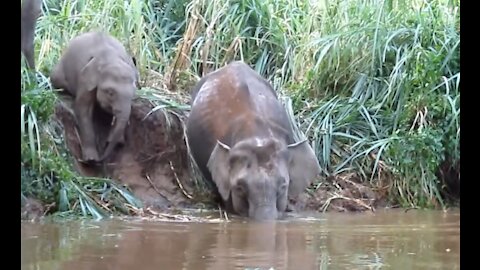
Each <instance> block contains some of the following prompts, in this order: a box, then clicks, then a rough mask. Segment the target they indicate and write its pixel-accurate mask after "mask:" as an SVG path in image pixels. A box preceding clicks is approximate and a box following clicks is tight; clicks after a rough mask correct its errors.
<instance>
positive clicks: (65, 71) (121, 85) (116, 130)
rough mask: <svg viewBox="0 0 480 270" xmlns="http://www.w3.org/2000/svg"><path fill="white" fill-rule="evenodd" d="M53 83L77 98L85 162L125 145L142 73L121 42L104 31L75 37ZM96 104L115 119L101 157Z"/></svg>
mask: <svg viewBox="0 0 480 270" xmlns="http://www.w3.org/2000/svg"><path fill="white" fill-rule="evenodd" d="M50 80H51V83H52V86H53V87H54V88H63V89H64V90H66V91H67V92H69V93H70V94H71V95H73V96H74V97H75V101H74V108H73V109H74V113H75V118H76V120H77V125H78V128H79V133H80V141H81V145H82V158H83V161H84V162H87V163H92V162H101V161H103V160H104V159H105V158H106V157H108V156H109V155H110V154H111V153H112V151H113V150H114V148H115V146H116V145H117V144H122V145H123V144H124V142H125V128H126V125H127V123H128V120H129V118H130V111H131V105H132V100H133V97H134V95H135V91H136V89H137V87H138V80H139V74H138V70H137V68H136V65H135V62H134V59H133V58H132V57H131V56H130V55H129V54H128V53H127V51H126V49H125V48H124V46H123V45H122V44H121V43H120V42H119V41H118V40H117V39H115V38H114V37H112V36H110V35H109V34H107V33H104V32H101V31H92V32H87V33H83V34H81V35H79V36H77V37H75V38H73V39H72V40H71V41H70V43H69V44H68V47H67V48H66V50H65V51H64V52H63V55H62V56H61V59H60V61H59V62H58V63H57V65H56V66H55V67H54V68H53V71H52V73H51V74H50ZM95 102H98V104H99V105H100V107H101V108H102V109H103V110H105V111H106V112H108V113H110V114H112V115H113V119H114V120H113V122H112V126H113V127H112V129H111V130H110V133H109V136H108V138H107V141H106V146H105V147H104V148H105V151H104V152H103V154H102V155H101V156H100V157H99V154H98V151H97V148H96V139H95V133H94V128H93V119H92V117H93V108H94V105H95Z"/></svg>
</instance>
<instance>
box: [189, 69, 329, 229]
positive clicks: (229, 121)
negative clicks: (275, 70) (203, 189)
mask: <svg viewBox="0 0 480 270" xmlns="http://www.w3.org/2000/svg"><path fill="white" fill-rule="evenodd" d="M187 141H188V145H189V147H190V150H191V153H192V156H193V158H194V159H195V161H196V163H197V165H198V166H199V168H200V170H201V171H202V173H203V175H204V176H205V178H206V179H207V180H210V181H213V183H214V184H215V185H216V187H217V190H218V192H219V194H220V195H221V197H222V199H223V200H224V202H225V204H226V206H227V208H232V210H233V211H234V212H235V213H237V214H239V215H242V216H246V217H249V218H252V219H253V220H275V219H278V218H280V217H282V215H283V213H284V212H285V210H286V207H287V203H288V196H297V195H299V194H300V193H302V192H303V191H304V190H305V188H306V187H307V186H308V185H309V184H310V183H311V181H312V180H313V179H314V178H315V177H316V176H317V175H318V174H319V173H320V166H319V163H318V160H317V158H316V156H315V154H314V152H313V149H312V148H311V147H310V145H309V144H308V142H307V141H306V140H304V141H301V142H295V141H294V139H293V131H292V128H291V126H290V123H289V121H288V116H287V114H286V111H285V109H284V107H283V106H282V105H281V103H280V102H279V101H278V99H277V96H276V94H275V91H274V90H273V88H272V87H271V85H270V84H269V83H268V82H267V81H266V80H264V79H263V78H261V77H260V76H259V75H258V74H257V73H256V72H255V71H254V70H253V69H251V68H250V67H249V66H247V65H246V64H244V63H243V62H233V63H231V64H229V65H227V66H225V67H223V68H220V69H218V70H217V71H215V72H212V73H210V74H208V75H206V76H205V77H203V78H202V79H201V80H200V82H199V83H198V84H197V85H196V86H195V88H194V90H193V91H192V109H191V112H190V116H189V118H188V121H187Z"/></svg>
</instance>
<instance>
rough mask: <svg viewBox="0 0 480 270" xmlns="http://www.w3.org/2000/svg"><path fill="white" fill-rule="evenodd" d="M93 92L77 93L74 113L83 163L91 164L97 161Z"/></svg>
mask: <svg viewBox="0 0 480 270" xmlns="http://www.w3.org/2000/svg"><path fill="white" fill-rule="evenodd" d="M94 103H95V92H94V91H91V92H84V93H79V95H78V96H77V97H76V99H75V104H74V111H75V117H76V119H77V125H78V128H79V133H80V141H81V145H82V159H83V162H86V163H93V162H97V161H98V160H99V155H98V151H97V148H96V144H95V132H94V128H93V122H92V120H93V107H94Z"/></svg>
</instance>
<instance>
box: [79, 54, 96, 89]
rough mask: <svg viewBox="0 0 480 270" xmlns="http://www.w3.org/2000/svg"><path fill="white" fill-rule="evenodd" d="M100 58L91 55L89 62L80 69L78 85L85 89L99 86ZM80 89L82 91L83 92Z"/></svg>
mask: <svg viewBox="0 0 480 270" xmlns="http://www.w3.org/2000/svg"><path fill="white" fill-rule="evenodd" d="M98 64H99V63H98V60H97V59H96V58H95V57H91V58H90V60H89V61H88V63H87V64H86V65H85V66H84V67H83V68H82V69H81V70H80V78H79V80H78V85H79V87H80V88H82V90H83V91H92V90H94V89H95V88H96V87H97V84H98V76H99V74H98V73H99V68H98V67H99V65H98ZM82 90H80V91H81V92H83V91H82Z"/></svg>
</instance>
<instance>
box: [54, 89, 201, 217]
mask: <svg viewBox="0 0 480 270" xmlns="http://www.w3.org/2000/svg"><path fill="white" fill-rule="evenodd" d="M71 102H72V99H71V97H68V96H62V97H61V99H60V101H59V102H58V103H57V104H56V107H55V114H54V117H55V119H56V120H58V121H59V122H60V123H61V124H62V126H63V127H64V139H65V143H66V146H67V148H68V150H69V151H70V154H71V155H72V157H73V159H74V168H75V169H76V170H77V171H78V173H79V174H80V175H83V176H90V177H108V178H111V179H114V180H116V181H117V182H119V183H120V184H123V185H125V186H127V187H128V188H129V189H130V190H132V192H133V194H134V195H135V196H136V197H137V198H139V199H140V200H141V201H142V202H143V203H144V206H145V207H154V208H159V209H165V208H171V207H194V205H195V204H196V203H198V202H199V201H200V199H199V198H197V197H198V196H196V195H198V194H197V193H198V192H196V190H195V183H194V182H193V181H192V180H191V177H190V173H189V168H190V166H189V162H190V161H189V158H188V154H187V148H186V144H185V140H184V132H183V125H182V119H181V118H183V117H184V115H182V112H174V113H172V112H169V111H164V110H156V111H154V112H151V110H152V109H153V108H154V107H155V105H154V104H153V103H151V102H150V101H148V100H146V99H142V98H140V97H137V98H136V99H135V100H134V102H133V104H132V112H131V116H130V122H129V125H128V127H127V130H126V136H125V140H126V142H125V145H124V146H123V147H117V149H116V150H115V151H114V153H113V154H112V156H111V157H109V158H108V159H107V160H106V161H105V162H104V163H103V165H99V166H96V167H91V166H87V165H86V164H83V163H80V162H78V161H77V159H78V158H80V157H81V150H80V142H79V137H78V133H77V130H76V127H75V119H74V115H73V112H72V110H71V108H72V107H71ZM94 118H95V119H96V121H94V127H95V130H96V132H97V134H98V140H97V145H103V143H104V141H105V139H106V137H107V135H108V127H109V126H110V123H111V120H112V117H111V116H109V115H108V114H106V113H104V112H102V111H101V110H100V109H99V108H98V107H97V108H95V109H94Z"/></svg>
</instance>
